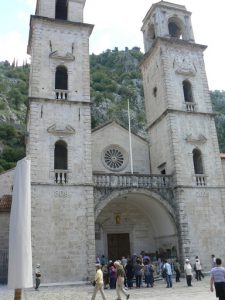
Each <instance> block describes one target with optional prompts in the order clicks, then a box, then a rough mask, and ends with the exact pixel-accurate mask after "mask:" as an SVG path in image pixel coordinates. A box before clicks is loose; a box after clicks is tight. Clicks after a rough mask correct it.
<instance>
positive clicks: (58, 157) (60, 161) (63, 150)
mask: <svg viewBox="0 0 225 300" xmlns="http://www.w3.org/2000/svg"><path fill="white" fill-rule="evenodd" d="M54 169H61V170H67V169H68V150H67V143H66V142H64V141H62V140H58V141H57V142H56V143H55V149H54Z"/></svg>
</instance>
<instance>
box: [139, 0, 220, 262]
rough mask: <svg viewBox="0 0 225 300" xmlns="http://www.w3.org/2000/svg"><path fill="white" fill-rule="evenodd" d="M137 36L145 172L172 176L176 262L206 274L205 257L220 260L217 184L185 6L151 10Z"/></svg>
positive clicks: (198, 55)
mask: <svg viewBox="0 0 225 300" xmlns="http://www.w3.org/2000/svg"><path fill="white" fill-rule="evenodd" d="M142 30H143V34H144V43H145V49H146V55H145V58H144V60H143V62H142V63H141V70H142V74H143V79H144V92H145V104H146V116H147V120H148V123H149V124H148V133H149V139H150V144H151V147H150V155H151V163H152V172H153V173H158V172H160V170H161V168H162V167H163V168H164V170H165V172H166V173H167V174H174V187H175V189H176V192H175V201H176V203H177V207H176V213H177V217H178V237H179V246H180V257H181V258H182V257H183V259H184V258H185V257H194V256H195V255H198V254H200V255H201V257H202V262H203V264H205V265H206V266H209V262H208V257H209V256H210V253H217V255H218V256H221V257H224V256H225V252H224V245H223V244H221V242H220V237H221V236H224V234H225V231H224V226H218V227H217V224H224V209H223V207H224V178H223V170H222V166H221V160H220V153H219V147H218V141H217V136H216V130H215V123H214V117H213V114H212V106H211V102H210V97H209V90H208V84H207V78H206V73H205V67H204V60H203V51H204V49H205V48H206V47H205V46H203V45H198V44H196V43H195V42H194V37H193V31H192V27H191V20H190V13H189V12H188V11H186V8H185V7H184V6H180V5H175V4H171V3H167V2H164V1H162V2H159V3H156V4H154V5H153V6H152V8H151V9H150V11H149V12H148V14H147V15H146V17H145V19H144V21H143V27H142ZM152 31H154V35H152ZM150 33H151V34H150ZM196 153H197V154H198V159H197V158H196V156H195V155H196ZM197 160H198V162H197ZM217 209H218V210H217ZM196 228H197V229H196Z"/></svg>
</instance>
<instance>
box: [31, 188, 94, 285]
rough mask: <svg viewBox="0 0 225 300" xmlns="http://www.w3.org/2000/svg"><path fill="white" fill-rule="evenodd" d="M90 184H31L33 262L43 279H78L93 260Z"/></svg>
mask: <svg viewBox="0 0 225 300" xmlns="http://www.w3.org/2000/svg"><path fill="white" fill-rule="evenodd" d="M93 218H94V217H93V201H92V188H91V187H86V188H84V187H79V186H77V187H72V186H51V187H49V186H36V185H33V187H32V247H33V263H34V265H35V264H36V263H40V264H41V269H42V274H43V279H42V280H43V282H45V283H54V282H80V281H86V280H87V279H88V278H89V277H91V276H92V275H93V274H92V273H91V269H93V266H94V261H95V258H94V257H95V242H94V220H93Z"/></svg>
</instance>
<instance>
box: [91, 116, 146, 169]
mask: <svg viewBox="0 0 225 300" xmlns="http://www.w3.org/2000/svg"><path fill="white" fill-rule="evenodd" d="M112 136H113V137H114V138H113V140H112ZM131 143H132V157H133V169H134V170H135V173H139V174H150V161H149V145H148V142H147V141H145V140H144V139H142V138H141V137H139V136H137V135H134V134H132V136H131ZM114 148H115V149H118V151H121V153H122V155H123V159H124V161H123V164H122V165H121V168H120V167H119V166H118V168H117V167H115V168H110V166H109V167H108V166H107V164H106V163H105V157H104V154H105V151H107V149H109V150H110V149H114ZM130 164H131V162H130V148H129V133H128V131H127V129H125V128H123V127H122V126H120V125H119V124H117V123H116V122H110V123H109V124H106V125H105V126H102V127H100V128H96V129H94V130H93V131H92V168H93V172H95V171H96V172H103V173H104V172H106V173H107V172H108V173H110V172H117V171H118V172H119V173H127V172H128V173H129V172H130V171H131V165H130Z"/></svg>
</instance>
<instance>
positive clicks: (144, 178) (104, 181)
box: [93, 174, 172, 189]
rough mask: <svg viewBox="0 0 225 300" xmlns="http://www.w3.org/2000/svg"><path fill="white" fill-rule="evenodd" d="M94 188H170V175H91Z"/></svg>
mask: <svg viewBox="0 0 225 300" xmlns="http://www.w3.org/2000/svg"><path fill="white" fill-rule="evenodd" d="M93 181H94V185H95V186H96V187H111V188H128V187H137V188H152V189H154V188H171V187H172V176H171V175H141V174H93Z"/></svg>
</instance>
